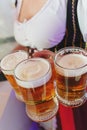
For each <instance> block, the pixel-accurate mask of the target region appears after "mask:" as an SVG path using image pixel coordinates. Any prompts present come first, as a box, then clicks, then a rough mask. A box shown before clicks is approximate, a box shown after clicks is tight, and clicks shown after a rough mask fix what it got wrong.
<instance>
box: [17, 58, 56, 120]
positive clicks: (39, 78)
mask: <svg viewBox="0 0 87 130" xmlns="http://www.w3.org/2000/svg"><path fill="white" fill-rule="evenodd" d="M15 78H16V81H17V83H18V84H19V86H20V90H21V93H22V95H23V98H24V101H25V103H26V112H27V115H28V116H29V117H30V118H31V119H32V120H34V121H46V120H49V119H50V118H52V117H53V116H55V114H56V112H57V110H58V100H57V97H56V93H55V87H54V76H53V75H52V70H51V65H50V63H49V62H48V61H47V60H45V59H43V58H32V59H29V60H25V61H23V62H21V63H20V64H19V65H17V67H16V69H15Z"/></svg>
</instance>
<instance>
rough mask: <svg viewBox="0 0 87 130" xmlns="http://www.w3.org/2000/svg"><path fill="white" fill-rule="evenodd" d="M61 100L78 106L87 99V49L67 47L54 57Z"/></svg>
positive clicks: (71, 105)
mask: <svg viewBox="0 0 87 130" xmlns="http://www.w3.org/2000/svg"><path fill="white" fill-rule="evenodd" d="M54 63H55V70H56V81H57V92H58V99H59V101H60V102H61V103H62V104H64V105H66V106H69V107H77V106H80V105H82V104H83V103H84V102H85V101H86V87H87V51H85V50H84V49H82V48H79V47H66V48H63V49H61V50H59V51H58V52H57V54H56V55H55V58H54Z"/></svg>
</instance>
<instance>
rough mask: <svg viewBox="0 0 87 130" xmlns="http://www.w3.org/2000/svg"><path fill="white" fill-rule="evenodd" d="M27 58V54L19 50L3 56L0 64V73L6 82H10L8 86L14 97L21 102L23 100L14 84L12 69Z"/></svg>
mask: <svg viewBox="0 0 87 130" xmlns="http://www.w3.org/2000/svg"><path fill="white" fill-rule="evenodd" d="M27 58H28V53H27V52H26V51H23V50H19V51H15V52H12V53H9V54H7V55H6V56H4V57H3V58H2V60H1V63H0V66H1V71H2V72H3V74H4V75H5V77H6V78H7V80H8V81H9V82H10V84H11V85H12V88H13V90H14V92H15V95H16V97H17V99H18V100H20V101H23V98H22V95H21V92H20V89H19V85H18V84H17V83H16V81H15V78H14V69H15V66H16V65H17V64H18V63H19V62H21V61H22V60H25V59H27Z"/></svg>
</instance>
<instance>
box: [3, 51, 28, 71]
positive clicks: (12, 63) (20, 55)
mask: <svg viewBox="0 0 87 130" xmlns="http://www.w3.org/2000/svg"><path fill="white" fill-rule="evenodd" d="M27 58H28V53H27V52H25V51H16V52H14V53H10V54H8V55H6V56H5V57H4V58H3V59H2V60H1V70H2V71H3V73H4V74H13V70H14V68H15V67H16V65H17V64H18V63H19V62H21V61H22V60H25V59H27Z"/></svg>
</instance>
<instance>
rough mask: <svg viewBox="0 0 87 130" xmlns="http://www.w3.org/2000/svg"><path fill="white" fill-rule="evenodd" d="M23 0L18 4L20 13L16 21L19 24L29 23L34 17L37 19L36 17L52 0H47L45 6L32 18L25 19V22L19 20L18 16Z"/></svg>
mask: <svg viewBox="0 0 87 130" xmlns="http://www.w3.org/2000/svg"><path fill="white" fill-rule="evenodd" d="M22 2H23V0H20V3H19V6H18V15H17V18H16V22H17V23H19V24H24V23H29V22H31V21H32V20H33V19H35V18H36V17H38V16H39V15H40V14H41V13H42V12H43V11H44V9H45V8H47V6H48V4H49V2H51V0H47V1H46V3H45V4H44V5H43V7H42V8H41V9H40V10H39V11H38V12H37V13H36V14H35V15H34V16H32V17H31V18H30V19H28V20H27V19H24V21H23V22H20V21H19V20H18V17H19V14H20V10H21V6H22Z"/></svg>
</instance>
